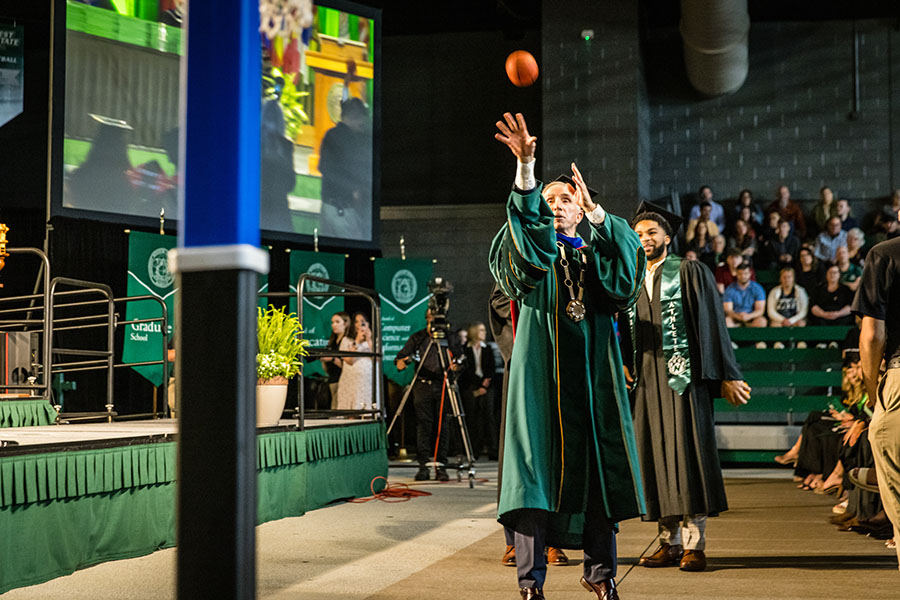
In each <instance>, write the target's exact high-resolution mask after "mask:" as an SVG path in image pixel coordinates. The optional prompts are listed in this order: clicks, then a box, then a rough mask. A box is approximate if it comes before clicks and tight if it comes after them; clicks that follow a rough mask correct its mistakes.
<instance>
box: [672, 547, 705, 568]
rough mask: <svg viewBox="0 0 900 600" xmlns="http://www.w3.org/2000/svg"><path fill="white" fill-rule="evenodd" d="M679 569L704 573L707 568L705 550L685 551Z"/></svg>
mask: <svg viewBox="0 0 900 600" xmlns="http://www.w3.org/2000/svg"><path fill="white" fill-rule="evenodd" d="M678 568H680V569H681V570H682V571H702V570H704V569H705V568H706V555H705V554H704V553H703V550H685V551H684V556H682V557H681V565H679V567H678Z"/></svg>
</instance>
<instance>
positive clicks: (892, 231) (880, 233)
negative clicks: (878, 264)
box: [872, 214, 900, 246]
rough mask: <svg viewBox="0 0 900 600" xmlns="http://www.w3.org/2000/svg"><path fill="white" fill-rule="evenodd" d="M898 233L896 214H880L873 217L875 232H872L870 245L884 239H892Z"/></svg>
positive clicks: (899, 227) (899, 224)
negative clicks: (891, 215)
mask: <svg viewBox="0 0 900 600" xmlns="http://www.w3.org/2000/svg"><path fill="white" fill-rule="evenodd" d="M898 235H900V221H898V220H897V215H894V216H893V217H890V216H887V215H883V214H880V215H878V216H877V217H875V233H873V234H872V246H875V245H876V244H880V243H881V242H883V241H885V240H892V239H894V238H895V237H897V236H898Z"/></svg>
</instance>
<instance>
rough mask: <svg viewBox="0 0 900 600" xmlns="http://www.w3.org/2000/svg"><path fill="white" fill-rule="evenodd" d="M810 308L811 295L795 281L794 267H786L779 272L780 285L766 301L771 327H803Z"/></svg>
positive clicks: (771, 292)
mask: <svg viewBox="0 0 900 600" xmlns="http://www.w3.org/2000/svg"><path fill="white" fill-rule="evenodd" d="M808 310H809V296H807V294H806V290H804V289H803V288H802V287H800V286H799V285H796V284H795V283H794V269H793V268H792V267H784V268H783V269H781V273H780V274H779V285H776V286H775V287H773V288H772V291H770V292H769V298H768V301H767V302H766V313H767V314H768V316H769V327H803V326H804V325H806V313H807V311H808Z"/></svg>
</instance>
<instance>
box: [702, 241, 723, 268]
mask: <svg viewBox="0 0 900 600" xmlns="http://www.w3.org/2000/svg"><path fill="white" fill-rule="evenodd" d="M700 262H702V263H703V264H704V265H706V266H707V267H709V270H710V271H712V272H713V273H715V272H716V269H717V268H718V267H719V265H721V264H724V262H725V236H724V235H722V234H719V235H717V236H716V237H714V238H713V239H712V248H711V249H710V251H709V252H707V253H705V254H701V255H700Z"/></svg>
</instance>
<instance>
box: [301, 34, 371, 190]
mask: <svg viewBox="0 0 900 600" xmlns="http://www.w3.org/2000/svg"><path fill="white" fill-rule="evenodd" d="M319 40H320V41H321V42H322V48H321V50H319V51H318V52H312V51H310V52H307V53H306V64H307V66H309V67H310V68H311V69H312V70H313V72H314V73H315V79H314V80H313V90H315V91H314V96H313V123H312V130H313V131H312V149H313V151H312V154H310V156H309V172H310V174H311V175H321V173H319V146H320V145H321V143H322V138H323V137H325V134H326V133H327V132H328V130H329V129H331V128H332V127H334V126H335V125H337V123H338V121H340V118H341V98H342V97H343V93H344V80H345V79H346V76H347V62H348V61H353V62H355V63H356V79H355V81H353V82H352V83H350V96H352V97H356V98H359V99H361V100H362V101H363V102H365V103H366V104H367V105H368V104H369V103H370V100H369V99H368V98H366V81H367V80H370V79H372V77H373V76H374V69H373V67H372V63H370V62H368V61H367V60H366V59H367V58H368V47H367V46H366V44H364V43H363V42H354V41H352V40H339V39H338V38H336V37H332V36H329V35H321V34H320V35H319Z"/></svg>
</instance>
